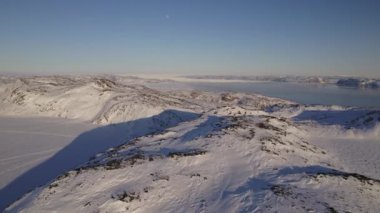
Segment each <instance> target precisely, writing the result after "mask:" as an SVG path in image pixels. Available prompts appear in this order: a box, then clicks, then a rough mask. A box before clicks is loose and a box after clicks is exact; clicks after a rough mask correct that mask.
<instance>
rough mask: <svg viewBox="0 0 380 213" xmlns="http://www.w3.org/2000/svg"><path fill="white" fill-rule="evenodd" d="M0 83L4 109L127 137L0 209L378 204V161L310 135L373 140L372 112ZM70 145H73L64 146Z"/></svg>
mask: <svg viewBox="0 0 380 213" xmlns="http://www.w3.org/2000/svg"><path fill="white" fill-rule="evenodd" d="M1 81H2V82H3V83H2V84H1V86H0V98H1V106H2V107H1V109H0V114H1V115H13V116H53V117H65V118H71V119H80V120H83V121H89V122H95V123H100V124H103V126H101V127H99V128H97V129H94V130H92V131H90V132H87V133H83V134H82V135H81V136H79V137H86V136H87V135H88V134H92V133H93V132H104V133H105V134H106V131H104V130H105V129H118V130H120V131H119V133H120V135H121V138H122V140H121V141H119V142H118V143H114V146H112V147H111V148H109V149H103V150H102V149H100V148H99V150H98V151H97V152H96V153H97V154H95V155H94V156H93V157H92V158H91V159H89V160H84V161H83V162H82V163H81V164H80V165H77V166H76V167H72V168H69V169H68V170H67V171H66V172H63V173H61V174H60V175H58V177H56V178H55V179H52V180H50V181H49V182H47V183H45V184H44V185H43V186H41V187H39V188H36V189H34V190H33V191H31V192H30V193H27V194H26V195H24V196H23V197H22V198H21V199H19V200H18V201H16V202H14V203H13V204H12V205H11V206H9V207H8V208H7V209H6V212H20V211H21V212H43V211H57V212H79V211H80V212H126V211H127V212H335V211H338V212H341V211H342V212H343V211H349V212H376V210H377V209H379V208H380V203H379V202H378V197H379V196H380V168H379V167H377V166H376V164H377V163H376V162H379V163H380V158H379V159H374V161H373V162H371V163H370V164H368V167H367V168H365V169H363V167H362V168H358V167H355V166H348V165H347V164H345V162H346V161H342V160H341V158H340V157H339V155H338V154H337V153H335V152H334V151H333V150H330V149H328V146H326V147H327V148H324V146H322V145H321V144H320V143H315V141H316V140H319V139H320V138H322V137H321V136H323V137H325V138H324V140H330V139H331V138H333V139H341V138H344V137H346V138H349V139H358V138H359V139H363V138H364V139H369V138H371V139H373V140H376V139H377V138H379V136H380V134H379V133H380V128H379V127H380V126H379V123H380V112H379V111H378V110H368V109H360V108H347V107H340V106H306V105H302V104H297V103H294V102H290V101H286V100H281V99H276V98H270V97H266V96H262V95H258V94H244V93H212V92H203V91H170V92H161V91H157V90H153V89H150V88H147V87H145V86H141V85H137V84H132V83H131V82H133V80H131V81H129V80H128V79H127V78H122V79H118V78H117V77H113V76H95V77H65V76H56V77H30V78H2V80H1ZM3 106H4V107H3ZM107 124H109V125H107ZM359 135H360V137H359ZM104 137H105V138H108V139H107V140H109V139H110V138H111V137H108V136H107V135H104ZM344 139H345V138H344ZM107 140H105V143H106V142H107V143H110V142H109V141H107ZM75 147H77V145H76V144H75V141H74V142H73V143H72V144H70V145H69V146H68V147H67V148H66V149H65V150H63V152H64V151H67V150H70V149H76V148H75ZM104 147H109V146H106V144H105V146H104ZM375 147H379V146H375ZM364 150H365V149H364ZM83 151H85V150H83ZM61 157H62V153H58V154H57V155H56V156H53V157H52V158H51V159H50V160H48V161H47V162H46V164H49V163H51V162H54V160H56V159H60V160H61ZM362 157H363V159H365V160H367V158H365V157H366V156H365V155H363V156H362ZM357 165H362V164H357ZM43 166H44V165H41V166H40V167H43ZM31 172H32V173H33V170H32V171H31ZM22 178H27V176H25V177H22Z"/></svg>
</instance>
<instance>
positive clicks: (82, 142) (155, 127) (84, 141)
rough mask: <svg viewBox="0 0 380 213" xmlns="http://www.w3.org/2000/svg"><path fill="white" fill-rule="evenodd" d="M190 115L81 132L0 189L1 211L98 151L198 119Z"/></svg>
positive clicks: (173, 114)
mask: <svg viewBox="0 0 380 213" xmlns="http://www.w3.org/2000/svg"><path fill="white" fill-rule="evenodd" d="M198 117H199V115H198V114H196V113H192V112H184V111H178V110H166V111H164V112H162V113H160V114H159V115H155V116H152V117H149V118H142V119H138V120H135V121H129V122H122V123H117V124H110V125H107V126H102V127H98V128H95V129H92V130H90V131H87V132H84V133H82V134H81V135H79V136H78V137H77V138H75V139H74V140H73V141H72V142H71V143H70V144H69V145H67V146H66V147H64V148H63V149H61V150H60V151H59V152H57V153H56V154H55V155H54V156H52V157H51V158H49V159H47V160H46V161H44V162H43V163H41V164H39V165H37V166H36V167H34V168H32V169H30V170H29V171H27V172H25V173H24V174H22V175H20V176H19V177H17V178H16V179H15V180H13V181H12V182H11V183H9V184H8V185H7V186H5V187H4V188H2V189H1V190H0V198H1V199H0V211H3V210H4V209H5V208H6V207H7V206H8V205H9V204H11V203H12V202H14V201H15V200H17V199H18V198H20V197H21V196H22V195H24V194H25V193H27V192H28V191H31V190H33V189H34V188H36V187H38V186H41V185H44V184H46V183H48V182H49V181H51V180H53V179H54V178H55V177H57V176H58V175H60V174H61V173H63V172H65V171H67V170H70V169H73V168H75V167H77V166H79V165H81V164H83V163H85V162H87V161H88V160H89V158H90V157H92V156H94V155H95V154H97V153H99V152H103V151H106V150H107V149H109V148H112V147H115V146H118V145H120V144H123V143H126V142H128V141H129V140H132V139H134V138H136V137H140V136H143V135H146V134H152V133H156V132H161V131H164V130H165V129H167V128H170V127H173V126H176V125H177V124H179V123H181V122H184V121H190V120H194V119H196V118H198Z"/></svg>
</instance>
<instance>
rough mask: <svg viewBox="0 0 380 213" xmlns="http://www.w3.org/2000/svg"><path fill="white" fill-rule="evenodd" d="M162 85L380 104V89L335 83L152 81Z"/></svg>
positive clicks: (311, 100) (306, 100)
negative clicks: (341, 85) (344, 85)
mask: <svg viewBox="0 0 380 213" xmlns="http://www.w3.org/2000/svg"><path fill="white" fill-rule="evenodd" d="M151 86H152V87H155V88H161V89H176V88H183V87H185V88H188V89H197V90H206V91H213V92H223V91H233V92H255V93H260V94H263V95H266V96H271V97H277V98H283V99H287V100H291V101H295V102H298V103H302V104H323V105H342V106H355V107H375V108H380V89H362V88H344V87H338V86H336V85H334V84H302V83H285V82H252V83H246V82H244V83H243V82H233V83H232V82H231V83H229V82H223V83H213V82H207V83H206V82H165V83H159V84H152V85H151Z"/></svg>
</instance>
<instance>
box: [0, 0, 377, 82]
mask: <svg viewBox="0 0 380 213" xmlns="http://www.w3.org/2000/svg"><path fill="white" fill-rule="evenodd" d="M379 11H380V1H377V0H373V1H369V0H368V1H367V0H356V1H350V0H304V1H301V0H298V1H296V0H276V1H274V0H263V1H254V0H241V1H238V0H229V1H224V0H218V1H209V0H186V1H185V0H176V1H166V0H161V1H158V0H150V1H149V0H146V1H145V0H120V1H113V0H109V1H106V0H101V1H98V0H64V1H62V0H60V1H57V0H34V1H30V0H24V1H22V0H18V1H15V0H0V72H8V73H13V72H22V73H39V74H45V73H58V74H70V73H118V74H138V73H144V74H149V73H153V74H159V73H165V74H208V75H225V74H240V75H300V74H303V75H357V76H376V77H380V12H379Z"/></svg>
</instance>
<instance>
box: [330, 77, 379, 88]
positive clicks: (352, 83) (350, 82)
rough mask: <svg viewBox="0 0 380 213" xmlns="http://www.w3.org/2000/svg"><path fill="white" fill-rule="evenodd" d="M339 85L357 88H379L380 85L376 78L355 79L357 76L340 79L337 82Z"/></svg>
mask: <svg viewBox="0 0 380 213" xmlns="http://www.w3.org/2000/svg"><path fill="white" fill-rule="evenodd" d="M336 84H337V85H338V86H343V87H355V88H359V87H361V88H378V87H379V85H378V83H377V82H376V81H375V80H367V79H355V78H346V79H340V80H338V81H337V83H336Z"/></svg>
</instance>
